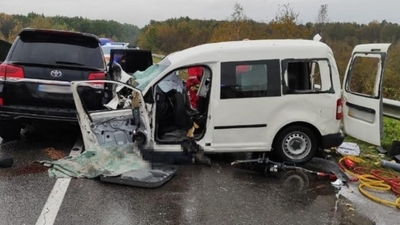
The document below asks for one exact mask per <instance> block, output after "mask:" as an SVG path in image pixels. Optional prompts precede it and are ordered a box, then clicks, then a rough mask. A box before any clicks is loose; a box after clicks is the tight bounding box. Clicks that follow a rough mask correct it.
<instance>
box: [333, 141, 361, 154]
mask: <svg viewBox="0 0 400 225" xmlns="http://www.w3.org/2000/svg"><path fill="white" fill-rule="evenodd" d="M337 151H338V152H339V153H340V154H342V155H352V156H359V155H360V147H359V146H358V145H357V144H356V143H352V142H343V143H342V144H341V145H340V146H339V147H338V149H337Z"/></svg>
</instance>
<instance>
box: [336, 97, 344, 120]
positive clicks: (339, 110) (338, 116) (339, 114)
mask: <svg viewBox="0 0 400 225" xmlns="http://www.w3.org/2000/svg"><path fill="white" fill-rule="evenodd" d="M342 118H343V101H342V99H341V98H339V99H338V100H337V101H336V119H337V120H341V119H342Z"/></svg>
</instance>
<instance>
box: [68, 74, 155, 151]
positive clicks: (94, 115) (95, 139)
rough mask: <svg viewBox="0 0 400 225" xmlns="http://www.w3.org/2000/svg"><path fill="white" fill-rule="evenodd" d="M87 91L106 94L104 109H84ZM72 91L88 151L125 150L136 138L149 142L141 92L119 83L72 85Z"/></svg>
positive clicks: (93, 82) (93, 81) (147, 122)
mask: <svg viewBox="0 0 400 225" xmlns="http://www.w3.org/2000/svg"><path fill="white" fill-rule="evenodd" d="M105 87H108V88H105ZM88 89H94V90H96V91H97V92H102V93H103V96H104V97H103V99H102V100H103V102H104V105H103V106H104V108H103V109H97V110H90V109H88V107H85V105H87V103H86V101H85V99H84V98H82V96H84V95H85V91H87V90H88ZM71 91H72V95H73V97H74V101H75V106H76V110H77V116H78V121H79V125H80V129H81V132H82V137H83V141H84V144H85V149H93V147H95V146H105V145H113V146H123V145H127V144H129V143H132V142H133V138H134V137H140V138H141V140H143V141H147V140H150V138H151V136H150V132H149V131H150V125H149V124H150V120H149V114H148V111H147V109H146V107H145V103H144V100H143V96H142V92H141V91H140V90H138V89H136V88H134V87H132V86H130V85H128V84H124V83H121V82H118V81H113V80H91V81H73V82H71Z"/></svg>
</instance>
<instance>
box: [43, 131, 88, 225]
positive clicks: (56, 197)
mask: <svg viewBox="0 0 400 225" xmlns="http://www.w3.org/2000/svg"><path fill="white" fill-rule="evenodd" d="M82 148H83V143H82V139H81V138H78V139H77V140H76V142H75V144H74V146H73V147H72V150H71V152H70V154H69V155H70V156H76V155H79V154H81V152H82ZM70 181H71V178H58V179H57V181H56V183H55V184H54V187H53V190H52V191H51V192H50V195H49V197H48V199H47V202H46V204H45V205H44V207H43V210H42V212H41V213H40V216H39V218H38V220H37V221H36V225H52V224H54V222H55V220H56V217H57V214H58V211H59V210H60V207H61V203H62V201H63V199H64V196H65V193H66V192H67V189H68V186H69V182H70Z"/></svg>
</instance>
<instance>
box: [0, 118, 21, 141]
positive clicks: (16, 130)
mask: <svg viewBox="0 0 400 225" xmlns="http://www.w3.org/2000/svg"><path fill="white" fill-rule="evenodd" d="M0 137H1V138H2V139H3V141H13V140H17V139H19V138H20V137H21V125H20V124H18V123H15V122H8V121H7V122H5V121H1V122H0Z"/></svg>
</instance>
